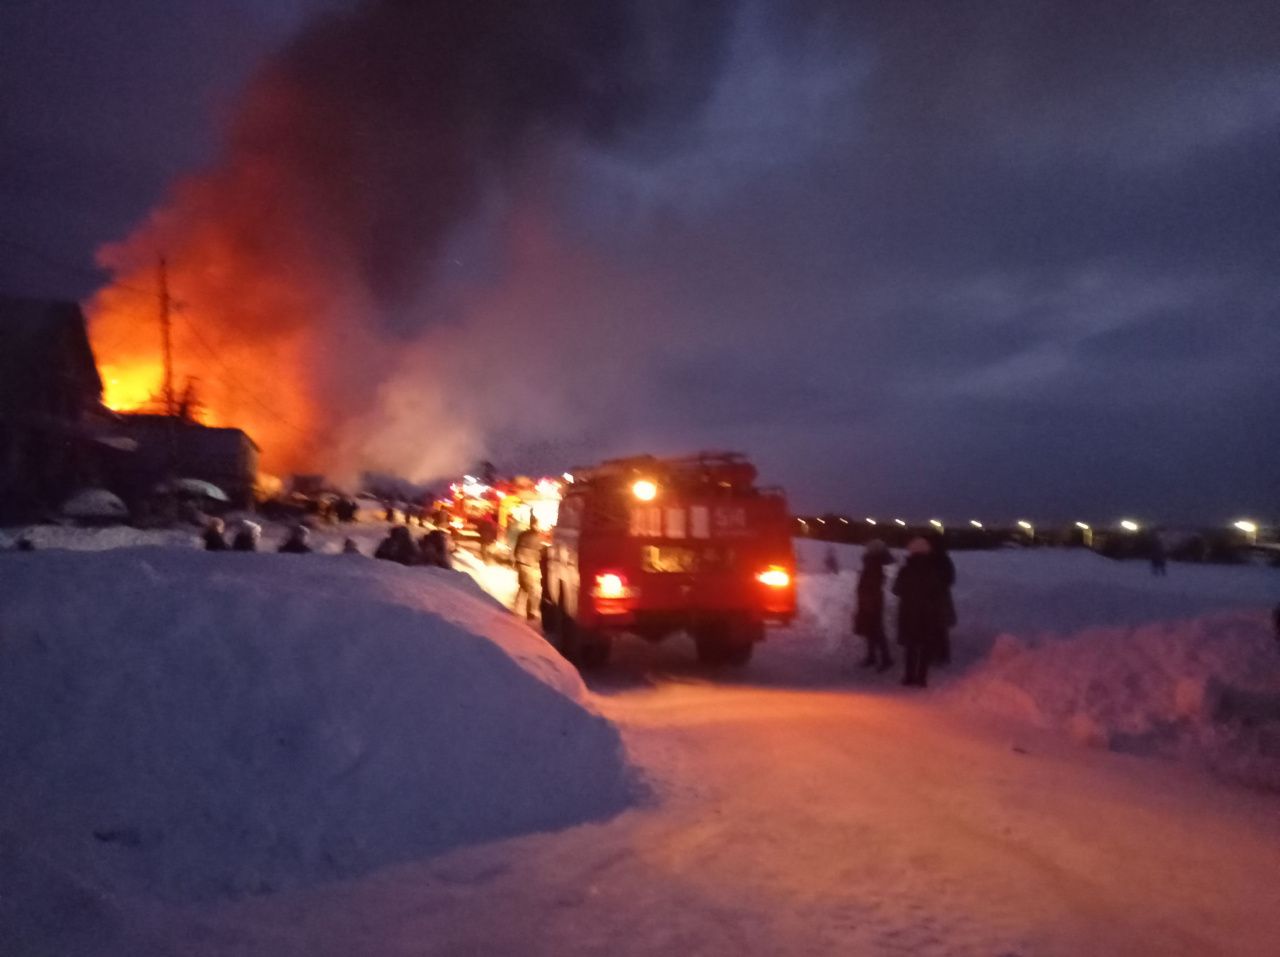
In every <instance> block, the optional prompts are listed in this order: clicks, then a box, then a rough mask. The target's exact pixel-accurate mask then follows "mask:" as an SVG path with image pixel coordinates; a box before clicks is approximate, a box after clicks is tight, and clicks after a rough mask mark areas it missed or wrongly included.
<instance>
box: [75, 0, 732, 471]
mask: <svg viewBox="0 0 1280 957" xmlns="http://www.w3.org/2000/svg"><path fill="white" fill-rule="evenodd" d="M728 20H729V10H728V4H727V3H725V2H722V0H699V2H698V3H696V4H692V3H686V2H682V0H538V2H536V3H535V2H528V3H502V4H494V3H477V2H474V0H367V2H364V3H363V4H361V5H360V6H359V7H357V8H356V9H353V10H348V11H344V12H338V13H330V14H328V15H326V16H324V17H323V18H321V19H319V20H318V21H316V22H314V23H313V24H312V25H311V26H310V27H309V28H308V29H306V30H305V31H304V32H303V33H302V34H301V35H299V36H298V37H297V38H296V39H295V40H294V41H293V42H292V43H291V44H290V45H289V46H288V48H287V49H285V50H283V51H282V52H281V53H280V54H279V55H278V56H277V57H275V58H274V59H273V60H272V61H271V62H270V63H268V64H267V65H265V67H264V68H263V69H262V70H261V71H260V72H259V74H258V75H257V76H256V77H255V79H254V80H253V81H252V83H251V84H250V86H249V88H248V89H247V91H246V93H245V95H244V98H243V101H242V103H241V104H240V106H239V108H238V110H237V111H236V112H235V115H234V116H233V118H232V122H231V123H230V128H229V130H228V134H227V145H226V149H225V153H224V156H223V158H222V159H221V160H220V161H219V162H218V163H217V164H216V165H215V166H214V167H213V168H211V169H209V170H207V171H204V172H201V173H199V174H197V175H193V176H191V177H189V178H187V179H186V180H184V181H182V182H180V183H178V184H177V185H176V186H175V187H174V188H173V190H172V191H171V194H170V196H169V198H168V200H167V201H166V202H165V204H164V205H163V206H162V207H161V208H159V209H157V210H156V211H154V212H153V213H152V214H151V216H150V217H149V218H148V219H147V221H146V222H145V223H143V224H142V225H141V226H140V227H139V228H138V229H137V230H136V231H135V232H134V233H133V234H132V235H131V236H129V237H128V238H127V239H125V240H124V241H123V242H121V243H119V244H117V245H115V246H113V247H110V248H108V249H106V250H104V251H103V253H102V259H103V261H104V263H105V264H106V265H108V266H109V267H110V268H111V269H112V270H113V271H114V273H115V275H116V280H117V281H116V282H115V283H114V284H113V285H112V286H111V287H109V288H107V289H105V290H103V291H102V292H101V293H100V294H99V296H98V297H97V298H96V300H95V302H94V303H93V305H92V316H93V326H92V332H93V339H94V345H95V348H96V350H97V352H98V354H99V357H100V360H101V362H102V364H103V367H104V378H105V379H106V380H107V383H108V390H107V391H108V401H109V402H112V404H114V405H116V406H118V407H128V406H130V405H136V404H138V403H139V402H140V401H141V400H143V399H145V398H146V397H147V396H148V395H150V394H154V393H155V392H156V390H157V389H158V387H159V376H160V363H159V349H158V341H159V340H158V334H157V332H156V322H155V316H156V305H155V300H154V298H153V297H152V296H151V294H150V291H151V290H152V289H154V288H155V286H156V262H157V259H158V258H159V257H160V256H163V257H165V258H166V260H167V263H168V275H169V283H170V288H171V291H172V296H173V301H174V304H175V311H174V325H173V341H174V349H175V371H176V376H175V379H176V382H177V384H178V386H179V387H180V388H181V387H183V386H184V384H185V383H186V382H187V381H189V380H194V388H195V390H196V394H197V395H198V397H199V399H200V401H201V403H202V404H203V406H204V408H205V417H206V420H207V421H210V422H212V423H215V424H234V425H238V426H241V427H244V428H245V429H246V430H247V431H249V432H250V434H251V435H253V436H254V438H255V439H256V440H257V441H258V442H259V444H260V445H261V446H262V448H263V452H264V465H265V466H266V468H267V469H268V470H270V471H274V472H278V473H287V472H290V471H297V470H312V469H319V470H329V471H334V472H344V473H348V474H350V473H352V472H354V471H355V470H358V469H363V468H369V469H379V470H393V471H397V472H400V473H402V474H408V475H410V476H411V477H414V478H428V477H432V476H438V475H441V474H446V473H449V472H451V471H454V470H457V469H459V468H462V467H464V466H465V465H467V464H469V463H470V462H471V461H472V460H474V458H476V457H478V456H481V455H488V456H495V457H499V458H501V457H502V449H501V448H500V447H497V446H500V445H501V443H502V442H503V441H504V437H505V438H509V437H510V435H511V434H512V433H513V432H515V433H520V434H522V435H523V436H524V437H525V438H526V439H527V438H528V437H529V435H530V434H531V433H535V432H536V433H538V434H540V435H542V436H545V437H546V438H547V439H548V440H549V441H555V439H556V437H557V436H562V435H567V434H572V432H573V430H574V429H576V428H579V427H582V426H583V424H584V423H583V422H578V421H576V420H575V419H574V416H573V414H572V409H573V408H575V407H576V406H577V404H578V403H579V402H580V401H586V400H587V399H588V398H589V394H590V393H591V392H592V390H594V389H595V388H597V387H599V388H604V387H605V386H606V385H607V379H608V376H609V375H610V374H611V373H610V372H609V370H607V369H606V370H602V371H601V372H600V373H599V379H600V381H596V382H593V381H592V380H591V378H590V376H586V377H584V376H581V375H580V376H578V377H577V378H576V380H575V381H576V383H577V384H576V385H575V386H574V387H573V388H574V389H577V390H580V391H581V393H582V394H580V395H572V394H570V395H566V394H565V393H564V391H563V390H555V389H549V388H548V387H547V381H548V380H549V379H550V378H551V377H552V376H553V375H554V372H555V370H556V368H557V367H559V366H560V365H563V364H564V363H571V362H573V361H574V356H575V350H576V349H578V348H580V346H581V341H580V340H581V337H578V336H575V335H574V329H573V328H572V326H571V324H569V321H568V320H567V319H566V318H564V316H563V314H562V307H563V304H564V302H565V301H566V300H567V299H569V300H572V301H573V302H574V303H575V304H576V307H577V308H576V309H575V315H578V316H581V315H583V314H586V313H587V312H591V311H593V310H595V309H596V308H597V307H598V313H597V314H598V316H599V326H600V328H601V329H603V330H604V333H603V334H604V335H605V336H606V338H609V339H610V341H613V342H615V343H616V344H617V345H618V346H619V348H620V353H619V354H622V355H625V350H626V338H627V336H628V335H629V334H630V333H629V332H628V330H629V329H630V328H631V324H632V319H633V318H638V317H637V316H631V315H625V314H619V313H618V311H617V310H613V309H611V307H610V304H611V302H613V301H614V298H615V295H616V293H617V291H618V289H619V288H620V287H621V286H625V285H626V284H627V283H628V281H629V280H628V278H627V277H626V276H625V275H616V274H613V273H616V272H618V270H616V269H611V268H610V267H609V266H607V265H606V264H605V263H603V262H597V261H595V259H594V257H593V256H592V255H591V253H590V251H589V250H587V249H585V248H583V247H581V246H579V245H575V244H573V243H570V242H567V241H566V239H565V237H564V236H563V235H561V234H560V233H559V232H558V231H557V230H556V229H555V228H554V227H553V226H552V225H551V224H550V220H551V218H552V217H551V213H550V210H551V209H552V208H553V207H554V205H555V204H556V202H557V199H556V197H557V194H558V190H559V189H560V187H561V186H562V185H563V183H562V177H563V175H564V172H563V171H564V169H565V167H564V164H562V163H559V162H558V160H559V159H560V158H562V157H563V156H564V155H565V153H566V152H572V151H575V150H579V149H589V150H596V151H603V152H605V153H607V152H608V151H609V150H611V149H615V148H623V147H625V148H626V149H628V150H629V151H633V152H638V153H640V154H644V153H646V152H648V153H654V154H661V152H662V151H663V150H664V149H665V145H666V144H667V143H668V142H670V141H672V140H674V139H678V138H679V137H680V136H681V135H682V134H681V129H682V125H683V124H684V123H685V122H686V121H687V120H688V119H689V118H690V117H692V116H694V115H696V113H697V110H698V108H699V104H700V103H702V101H703V99H704V98H705V96H706V95H707V93H708V91H709V89H710V87H711V85H712V83H713V81H714V79H715V77H716V75H717V71H718V70H719V68H720V59H721V49H720V48H721V46H722V41H723V38H724V37H725V36H726V34H727V33H728V32H729V23H728ZM628 301H629V302H630V304H631V305H630V306H629V307H628V308H629V309H630V310H631V311H632V312H637V311H639V310H640V308H641V304H643V303H644V302H645V296H644V292H643V290H636V291H635V294H634V295H632V296H629V297H628Z"/></svg>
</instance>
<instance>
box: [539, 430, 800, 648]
mask: <svg viewBox="0 0 1280 957" xmlns="http://www.w3.org/2000/svg"><path fill="white" fill-rule="evenodd" d="M572 478H573V481H572V482H571V483H569V484H567V485H566V486H565V488H564V498H563V500H562V502H561V503H560V513H559V521H558V523H557V525H556V527H555V529H554V530H553V532H552V535H551V541H550V545H549V546H548V548H547V550H546V553H545V556H544V557H545V560H544V568H543V576H542V595H543V601H542V610H543V628H544V630H545V631H546V633H547V635H548V637H549V638H550V640H551V641H552V642H553V643H555V644H556V645H557V647H559V648H560V650H561V651H562V652H563V653H564V654H565V655H566V657H569V658H570V660H574V661H576V662H578V663H579V664H582V665H585V666H591V665H598V664H601V663H603V662H604V661H605V660H607V658H608V656H609V652H610V649H611V646H612V642H613V640H614V638H615V636H617V635H619V634H621V633H629V634H635V635H639V636H640V637H642V638H645V639H648V640H650V641H660V640H661V639H663V638H665V637H666V636H667V635H669V634H672V633H675V632H678V631H687V632H688V633H690V634H691V635H692V636H693V639H694V642H695V644H696V646H697V650H698V657H699V659H700V660H701V661H703V662H705V663H708V664H737V665H741V664H745V663H746V662H747V661H748V660H749V659H750V657H751V653H752V650H753V649H754V647H755V645H756V643H758V642H759V641H761V640H763V638H764V629H765V623H766V622H779V623H786V622H789V621H791V619H792V618H793V617H794V616H795V610H796V594H795V557H794V553H793V551H792V547H791V537H790V523H789V515H788V511H787V503H786V498H785V497H784V495H783V493H782V492H781V491H780V490H777V489H764V488H758V487H756V485H755V479H756V470H755V467H754V466H753V465H752V464H751V463H750V462H748V461H747V459H746V458H745V457H743V456H742V455H739V454H737V453H726V452H715V453H701V454H698V455H693V456H688V457H684V458H668V459H659V458H655V457H653V456H647V455H646V456H638V457H635V458H627V459H615V460H612V461H607V462H604V463H602V464H601V465H599V466H596V467H594V468H590V469H579V470H576V471H575V472H573V473H572Z"/></svg>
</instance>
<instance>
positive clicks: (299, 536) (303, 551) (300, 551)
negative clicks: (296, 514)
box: [276, 525, 311, 555]
mask: <svg viewBox="0 0 1280 957" xmlns="http://www.w3.org/2000/svg"><path fill="white" fill-rule="evenodd" d="M310 536H311V532H310V531H308V530H307V527H306V526H305V525H295V526H293V528H291V529H290V530H289V537H288V538H286V539H285V540H284V542H283V543H282V544H281V545H280V547H279V548H278V549H276V551H278V552H280V553H281V554H283V555H309V554H311V546H310V545H308V544H307V539H308V538H309V537H310Z"/></svg>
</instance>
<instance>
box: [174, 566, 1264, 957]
mask: <svg viewBox="0 0 1280 957" xmlns="http://www.w3.org/2000/svg"><path fill="white" fill-rule="evenodd" d="M472 570H473V571H475V569H472ZM477 577H478V578H479V579H480V580H481V581H482V582H484V583H485V584H486V585H487V586H488V587H490V589H491V590H492V591H493V592H495V593H496V594H497V595H499V596H501V597H503V598H505V597H507V596H506V590H507V589H508V586H509V584H510V583H509V582H507V581H506V576H505V573H504V572H503V570H501V569H491V570H487V571H481V572H478V574H477ZM815 648H819V649H825V650H823V651H820V652H818V653H815V652H814V649H815ZM832 650H833V646H832V643H831V642H830V641H826V640H824V639H822V638H821V637H820V636H817V635H812V634H809V635H806V634H803V633H798V632H796V631H794V630H793V632H791V633H779V634H776V635H774V638H773V640H772V641H771V642H769V643H767V644H766V645H765V646H764V647H763V648H762V649H761V652H760V654H759V655H758V657H757V659H756V661H755V662H753V664H752V666H751V667H750V669H748V671H747V672H745V673H744V674H742V675H741V676H739V677H736V678H727V679H726V678H723V677H716V678H713V677H711V676H708V675H706V674H705V673H703V672H701V671H700V670H699V669H698V668H697V667H696V666H695V665H694V664H693V662H692V657H693V656H692V651H691V648H689V647H687V646H686V645H684V644H683V643H682V641H680V640H677V641H674V642H671V643H669V644H667V645H663V646H659V647H656V648H654V647H650V646H646V645H643V644H640V643H636V642H629V643H623V644H622V645H621V647H620V652H619V655H618V657H617V659H616V661H615V663H614V664H613V666H611V668H610V669H608V670H607V671H605V672H604V673H602V674H600V675H598V676H595V677H593V678H592V679H591V684H592V687H593V690H594V691H595V692H596V694H597V704H598V706H599V707H600V708H601V710H603V711H604V712H605V713H606V715H608V716H609V717H610V718H612V719H613V720H614V721H616V722H617V723H618V725H619V726H620V727H621V728H622V730H623V734H624V738H625V740H626V742H627V746H628V748H629V750H630V752H631V755H632V758H633V760H634V762H635V763H636V764H637V765H638V766H639V767H641V768H642V769H643V770H644V772H645V773H646V775H647V776H648V779H649V783H650V787H651V789H652V799H651V800H650V801H647V802H645V804H644V805H642V806H641V807H639V808H636V809H632V810H629V811H627V812H625V813H623V814H621V815H620V816H618V817H616V818H614V819H612V820H610V821H608V822H605V823H602V824H589V825H583V826H580V827H575V828H571V829H569V830H566V831H562V832H559V833H552V834H538V835H532V836H526V837H520V838H516V839H513V840H508V841H504V842H500V843H496V844H490V845H486V846H480V847H472V848H468V849H464V850H460V851H457V852H454V853H452V854H450V855H447V856H445V857H440V858H436V859H434V860H430V861H426V862H422V863H419V864H413V865H408V866H403V867H398V868H394V869H391V870H387V871H383V872H380V873H378V874H375V875H372V876H370V877H368V878H365V879H362V880H359V881H355V882H351V883H346V884H333V885H327V886H322V887H319V888H314V889H312V890H309V891H306V892H302V893H296V894H278V895H274V896H271V897H265V898H257V899H253V900H249V901H245V902H242V903H237V904H224V905H218V906H216V907H214V908H212V909H206V910H196V911H191V912H189V913H187V914H186V915H185V918H186V919H185V920H184V921H183V922H182V926H180V927H174V926H173V925H172V924H169V926H167V927H166V929H165V931H164V932H163V934H162V936H163V937H165V938H167V939H168V940H170V941H176V942H178V947H177V950H178V952H180V953H183V954H223V953H228V952H234V953H237V954H244V955H264V957H265V955H268V954H270V955H272V957H287V955H299V957H300V955H304V954H305V955H308V957H315V955H335V957H336V955H350V954H377V955H388V957H392V955H421V954H450V955H453V954H486V955H487V954H530V955H542V954H545V955H556V957H564V955H573V954H611V955H625V954H663V955H670V954H682V955H683V954H690V955H722V954H725V955H735V957H742V955H754V954H760V955H766V954H768V955H774V954H788V955H802V954H813V955H818V954H837V953H839V954H845V953H848V954H913V955H934V954H937V955H943V954H947V955H964V954H974V955H979V954H981V955H1014V954H1017V955H1024V957H1030V955H1037V957H1039V955H1058V954H1061V955H1079V954H1098V955H1110V954H1117V955H1118V954H1161V955H1177V954H1186V955H1211V954H1222V955H1248V954H1257V955H1264V954H1265V955H1271V954H1274V953H1275V952H1276V949H1275V948H1276V941H1277V940H1280V912H1278V911H1277V909H1276V908H1275V906H1274V905H1275V901H1276V892H1275V879H1276V875H1277V874H1280V813H1277V810H1278V805H1277V802H1276V798H1275V796H1274V795H1265V794H1261V793H1257V792H1253V791H1249V790H1246V789H1244V788H1240V787H1237V786H1233V785H1228V784H1224V783H1220V782H1218V781H1215V780H1213V779H1212V778H1211V777H1209V776H1208V775H1206V774H1205V773H1204V772H1203V771H1202V770H1200V769H1197V768H1194V767H1189V766H1185V765H1180V764H1176V763H1172V762H1164V761H1157V760H1151V759H1148V758H1139V757H1133V756H1127V755H1123V754H1116V753H1112V752H1109V751H1104V750H1091V749H1086V748H1082V747H1079V746H1078V745H1077V744H1074V743H1072V742H1071V740H1070V739H1069V738H1066V737H1064V736H1062V735H1060V734H1053V733H1050V732H1047V731H1039V730H1035V729H1033V728H1032V727H1030V726H1029V725H1027V724H1025V723H1020V722H1010V721H1004V720H1001V719H997V718H994V717H984V716H982V714H981V713H979V712H975V711H974V710H973V709H972V708H967V707H964V703H963V701H962V700H960V699H959V698H958V696H956V695H947V694H945V693H944V694H941V695H931V694H921V693H913V692H907V691H904V690H903V689H901V688H899V687H897V686H896V685H895V684H894V683H893V682H892V681H890V680H889V679H888V676H886V677H885V678H883V679H879V680H877V679H875V678H869V677H867V676H864V675H861V674H859V675H855V676H849V675H847V674H844V673H842V671H841V669H839V668H833V667H832V666H831V665H832V662H833V661H836V660H838V654H837V655H834V656H833V654H832ZM944 683H945V682H944ZM169 920H170V918H166V923H168V922H169Z"/></svg>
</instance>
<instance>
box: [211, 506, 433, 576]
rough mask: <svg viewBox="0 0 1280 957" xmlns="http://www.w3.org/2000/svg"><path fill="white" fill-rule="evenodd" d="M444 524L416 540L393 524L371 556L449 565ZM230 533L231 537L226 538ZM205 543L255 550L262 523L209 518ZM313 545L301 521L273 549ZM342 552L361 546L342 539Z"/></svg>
mask: <svg viewBox="0 0 1280 957" xmlns="http://www.w3.org/2000/svg"><path fill="white" fill-rule="evenodd" d="M446 528H447V525H445V524H442V523H437V524H436V525H435V527H432V528H431V529H430V530H429V531H428V532H427V533H426V534H424V535H422V536H421V538H419V539H418V540H417V541H415V540H414V538H413V534H412V533H411V532H410V530H409V526H408V525H395V526H393V527H392V528H391V530H390V531H389V532H388V533H387V537H386V538H384V539H383V540H382V541H381V542H380V543H379V544H378V546H377V548H376V549H375V550H374V553H373V557H374V558H380V559H384V560H386V561H392V562H396V563H398V564H400V565H429V566H434V567H437V568H452V567H453V560H452V557H451V556H452V552H453V546H452V541H451V539H450V537H449V533H448V532H447V531H446V530H445V529H446ZM228 535H230V540H228ZM201 539H202V541H203V543H204V547H205V549H206V550H207V551H211V552H226V551H232V552H256V551H258V546H259V544H260V543H261V541H262V526H260V525H259V524H258V523H257V522H251V521H249V520H248V519H241V520H239V521H237V522H236V523H235V524H234V525H233V526H232V528H230V529H228V528H227V526H226V523H225V522H223V520H222V519H220V518H211V519H209V521H208V523H207V524H206V525H205V528H204V533H203V534H202V536H201ZM314 550H315V549H314V548H313V547H312V545H311V530H310V529H309V528H307V526H306V525H303V524H301V523H299V524H297V525H294V526H292V527H291V528H290V529H289V532H288V534H287V535H286V536H285V538H284V541H282V542H281V543H280V545H279V547H277V548H276V551H277V552H279V553H280V554H282V555H307V554H310V553H311V552H313V551H314ZM342 553H343V554H344V555H359V554H361V552H360V546H359V545H358V544H357V543H356V541H355V539H353V538H348V539H346V540H345V541H344V542H343V543H342Z"/></svg>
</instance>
